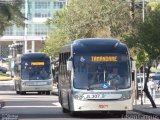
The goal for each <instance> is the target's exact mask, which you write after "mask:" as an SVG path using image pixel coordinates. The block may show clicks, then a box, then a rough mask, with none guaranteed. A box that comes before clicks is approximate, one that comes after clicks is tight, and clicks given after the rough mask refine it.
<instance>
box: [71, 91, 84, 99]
mask: <svg viewBox="0 0 160 120" xmlns="http://www.w3.org/2000/svg"><path fill="white" fill-rule="evenodd" d="M73 97H74V99H76V100H84V97H83V93H79V92H74V94H73Z"/></svg>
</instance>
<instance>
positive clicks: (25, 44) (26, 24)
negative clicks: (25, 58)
mask: <svg viewBox="0 0 160 120" xmlns="http://www.w3.org/2000/svg"><path fill="white" fill-rule="evenodd" d="M27 19H28V0H25V29H24V42H25V43H24V53H27V46H28V45H27V31H28V29H27V27H28V20H27Z"/></svg>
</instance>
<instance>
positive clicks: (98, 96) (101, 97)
mask: <svg viewBox="0 0 160 120" xmlns="http://www.w3.org/2000/svg"><path fill="white" fill-rule="evenodd" d="M84 97H85V98H86V99H103V98H104V95H103V94H85V95H84Z"/></svg>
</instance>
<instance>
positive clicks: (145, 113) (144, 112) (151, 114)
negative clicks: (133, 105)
mask: <svg viewBox="0 0 160 120" xmlns="http://www.w3.org/2000/svg"><path fill="white" fill-rule="evenodd" d="M133 111H135V112H138V113H142V114H144V115H150V116H156V117H159V118H160V115H158V114H155V113H150V112H146V111H142V110H137V109H133Z"/></svg>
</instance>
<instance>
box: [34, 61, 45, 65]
mask: <svg viewBox="0 0 160 120" xmlns="http://www.w3.org/2000/svg"><path fill="white" fill-rule="evenodd" d="M31 65H44V62H31Z"/></svg>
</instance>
